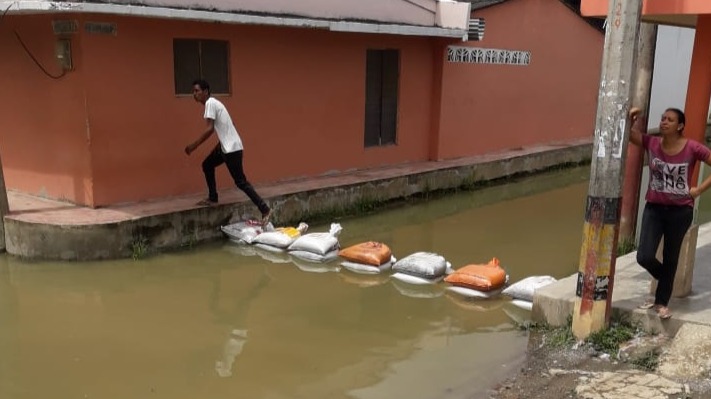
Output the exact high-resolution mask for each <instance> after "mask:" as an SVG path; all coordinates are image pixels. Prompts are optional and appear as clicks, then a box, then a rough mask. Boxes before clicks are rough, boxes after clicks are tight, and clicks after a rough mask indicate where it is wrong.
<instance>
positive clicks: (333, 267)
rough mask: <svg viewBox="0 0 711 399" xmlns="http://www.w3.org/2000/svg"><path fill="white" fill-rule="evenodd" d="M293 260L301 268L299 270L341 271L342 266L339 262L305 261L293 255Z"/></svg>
mask: <svg viewBox="0 0 711 399" xmlns="http://www.w3.org/2000/svg"><path fill="white" fill-rule="evenodd" d="M291 261H292V262H293V263H294V265H296V267H298V268H299V270H301V271H304V272H309V273H332V272H339V271H340V270H341V267H340V266H338V264H337V263H333V262H331V263H316V262H310V261H305V260H302V259H299V258H297V257H294V256H292V257H291Z"/></svg>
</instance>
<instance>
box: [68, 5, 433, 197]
mask: <svg viewBox="0 0 711 399" xmlns="http://www.w3.org/2000/svg"><path fill="white" fill-rule="evenodd" d="M87 18H93V20H99V21H105V22H114V23H116V24H117V29H118V34H117V35H116V36H105V35H85V36H84V37H83V38H82V43H83V47H84V50H85V57H84V61H85V64H86V86H87V100H88V103H89V107H90V109H89V113H90V116H91V132H92V144H93V145H92V155H93V163H92V166H93V171H94V178H95V182H94V200H95V205H104V204H111V203H116V202H122V201H135V200H141V199H146V198H156V197H166V196H175V195H182V194H187V193H196V192H200V191H203V190H205V188H204V186H205V184H204V180H203V176H202V170H201V167H200V164H201V161H202V159H203V158H204V157H205V156H206V155H207V154H208V153H209V151H210V150H211V149H212V147H213V146H214V145H215V143H216V142H217V140H216V137H213V138H212V139H211V140H210V141H209V142H207V143H205V144H203V146H202V147H201V148H199V149H198V150H197V151H196V152H195V153H193V155H192V156H190V157H188V156H186V155H185V154H184V153H183V148H184V147H185V145H187V144H189V143H190V142H192V141H194V140H195V139H196V138H197V137H198V136H199V135H200V134H201V133H202V132H203V130H204V127H205V122H204V120H203V118H202V114H203V107H202V106H201V105H200V104H198V103H196V102H195V101H194V100H193V98H192V97H190V96H176V95H175V94H174V80H173V79H174V77H173V53H172V41H173V39H174V38H176V37H177V38H202V39H221V40H228V41H229V42H230V48H229V51H230V73H231V89H232V94H231V95H229V96H221V97H218V98H219V99H220V100H221V101H223V102H224V103H225V105H226V106H227V108H228V110H229V111H230V113H231V116H232V118H233V120H234V122H235V125H236V127H237V129H238V131H239V133H240V135H241V137H242V140H243V142H244V146H245V161H244V162H245V170H246V173H247V176H248V178H250V180H251V181H252V182H253V183H259V182H265V181H275V180H280V179H287V178H295V177H299V176H313V175H320V174H324V173H332V172H343V171H347V170H351V169H356V168H368V167H376V166H380V165H386V164H397V163H403V162H409V161H420V160H424V159H426V158H427V146H428V141H427V140H428V135H429V131H430V130H429V126H430V113H431V112H430V111H431V98H430V95H431V94H430V93H431V92H432V84H433V83H432V79H431V76H432V72H431V70H432V64H433V63H432V51H431V43H430V41H429V39H425V38H413V37H404V36H384V35H368V34H346V33H330V32H324V31H317V30H308V29H291V28H289V29H287V28H272V27H258V26H237V25H220V24H204V23H186V22H181V21H177V22H173V21H167V20H148V19H138V18H119V17H111V18H108V17H107V16H94V17H92V16H88V17H87ZM371 48H373V49H375V48H399V49H401V70H400V73H401V76H400V103H399V129H398V145H397V146H389V147H383V148H368V149H366V148H364V146H363V135H364V124H365V119H364V118H365V114H364V113H365V111H364V109H365V57H366V50H367V49H371ZM218 178H219V181H218V184H219V185H220V186H221V187H223V188H224V187H230V186H233V183H232V182H231V180H230V178H229V175H228V173H227V170H226V169H224V168H222V169H221V170H219V171H218Z"/></svg>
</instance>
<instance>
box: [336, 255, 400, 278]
mask: <svg viewBox="0 0 711 399" xmlns="http://www.w3.org/2000/svg"><path fill="white" fill-rule="evenodd" d="M396 261H397V260H396V259H395V257H394V256H391V257H390V260H389V261H388V262H385V263H383V264H382V265H380V266H372V265H368V264H364V263H356V262H341V266H343V268H345V269H347V270H350V271H352V272H353V273H358V274H380V273H382V272H384V271H387V270H390V268H392V266H393V263H395V262H396Z"/></svg>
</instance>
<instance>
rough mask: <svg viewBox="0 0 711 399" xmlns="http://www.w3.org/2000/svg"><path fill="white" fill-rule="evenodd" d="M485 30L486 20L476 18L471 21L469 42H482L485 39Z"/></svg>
mask: <svg viewBox="0 0 711 399" xmlns="http://www.w3.org/2000/svg"><path fill="white" fill-rule="evenodd" d="M484 28H486V22H485V21H484V18H475V19H470V20H469V41H481V40H483V39H484Z"/></svg>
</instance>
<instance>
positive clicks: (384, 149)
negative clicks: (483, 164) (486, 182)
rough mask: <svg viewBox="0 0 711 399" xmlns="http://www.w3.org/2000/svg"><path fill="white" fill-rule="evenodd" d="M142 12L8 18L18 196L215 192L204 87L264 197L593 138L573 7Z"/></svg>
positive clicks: (19, 4)
mask: <svg viewBox="0 0 711 399" xmlns="http://www.w3.org/2000/svg"><path fill="white" fill-rule="evenodd" d="M131 3H133V2H130V1H119V0H116V1H113V2H110V3H109V2H103V1H101V2H100V1H86V2H76V3H74V2H65V1H46V0H38V1H22V0H20V1H14V2H10V1H0V8H1V9H2V11H0V12H6V15H5V17H4V18H3V19H2V20H1V22H0V53H1V54H3V62H2V63H0V79H2V83H3V87H4V88H5V92H6V95H5V96H3V100H2V101H3V104H2V106H0V119H2V120H3V122H4V125H3V126H4V129H2V130H1V131H0V143H2V146H1V147H0V150H1V151H2V161H3V167H4V172H5V179H6V184H7V187H8V188H9V189H11V190H17V191H20V192H25V193H29V194H33V195H39V196H45V197H48V198H54V199H61V200H66V201H69V202H72V203H76V204H80V205H85V206H88V207H100V206H107V205H112V204H117V203H123V202H135V201H143V200H149V199H156V198H165V197H172V196H180V195H186V194H192V193H198V192H201V191H203V190H204V182H203V178H202V172H201V169H200V162H201V160H202V158H203V157H204V155H206V152H207V151H208V150H209V145H205V146H204V147H203V148H201V149H200V150H198V151H197V152H196V153H195V154H193V156H191V157H187V156H185V154H184V153H183V148H184V146H185V145H186V144H188V143H189V142H191V141H192V140H194V139H195V137H197V135H198V134H199V133H200V131H201V129H202V128H203V126H204V122H203V121H202V109H201V107H200V105H199V104H197V103H196V102H195V101H194V100H193V99H192V97H191V96H190V95H189V93H190V87H191V86H190V83H191V82H192V80H193V78H195V77H196V76H204V77H206V78H207V79H208V80H210V81H211V83H212V86H213V93H214V94H215V95H216V96H217V97H218V98H219V99H220V100H221V101H223V102H224V103H225V105H226V106H227V108H228V109H229V110H230V112H231V114H232V117H233V119H234V120H235V123H236V126H237V129H238V131H239V132H240V134H241V136H242V139H243V141H244V144H245V168H246V171H247V173H248V176H249V178H250V180H251V181H252V182H253V183H255V184H257V185H258V184H259V183H263V182H274V181H280V180H288V179H293V178H297V177H305V176H306V177H308V176H318V175H322V174H325V173H333V172H334V171H347V170H353V169H366V168H377V167H378V166H383V165H393V164H405V163H408V162H415V161H423V160H443V159H453V158H459V157H465V156H472V155H477V154H486V153H492V152H499V151H504V150H507V149H514V148H520V147H524V146H530V145H536V144H550V143H563V144H564V143H566V142H572V141H576V140H578V141H579V140H580V139H587V138H592V133H593V127H594V121H595V111H596V101H597V85H598V81H599V76H600V73H599V71H600V61H601V52H602V48H603V46H602V43H603V35H602V34H601V32H600V30H599V29H596V28H595V27H594V26H591V25H590V24H588V23H587V22H586V21H585V20H584V19H583V18H581V17H580V16H579V15H578V14H577V13H576V12H575V11H574V10H571V9H570V8H569V7H567V6H566V5H565V4H564V3H563V2H561V1H553V0H508V1H490V0H488V1H487V0H483V1H482V0H478V1H472V2H455V1H445V0H441V1H435V0H413V1H404V0H403V1H390V2H387V3H383V2H382V1H380V0H361V1H347V0H338V1H336V0H310V1H299V2H293V1H287V0H281V1H269V2H264V1H258V0H240V1H225V0H220V1H217V0H213V1H202V2H200V4H202V5H203V6H204V7H202V8H203V9H200V10H198V9H188V8H184V6H183V5H182V4H184V2H181V1H174V0H162V1H151V0H147V1H143V2H141V3H142V4H143V5H141V6H136V5H131ZM587 3H588V4H590V5H594V4H595V1H594V0H589V1H587ZM601 3H602V2H601ZM604 3H606V2H604ZM384 4H385V5H384ZM482 34H483V36H482ZM58 59H59V60H61V62H62V63H63V66H60V64H59V63H58ZM40 67H41V68H40ZM43 69H44V71H43ZM708 97H709V95H708V93H707V95H706V98H707V99H708ZM218 177H219V179H220V180H219V184H220V186H221V187H229V186H231V184H232V183H231V181H230V179H229V176H228V175H227V173H222V174H219V175H218Z"/></svg>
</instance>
